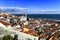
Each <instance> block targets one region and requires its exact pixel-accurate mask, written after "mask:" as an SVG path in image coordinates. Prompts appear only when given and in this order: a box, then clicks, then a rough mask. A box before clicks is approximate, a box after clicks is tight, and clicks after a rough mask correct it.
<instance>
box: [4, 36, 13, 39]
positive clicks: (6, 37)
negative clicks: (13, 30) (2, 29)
mask: <svg viewBox="0 0 60 40" xmlns="http://www.w3.org/2000/svg"><path fill="white" fill-rule="evenodd" d="M3 40H13V37H11V36H10V35H6V36H4V37H3Z"/></svg>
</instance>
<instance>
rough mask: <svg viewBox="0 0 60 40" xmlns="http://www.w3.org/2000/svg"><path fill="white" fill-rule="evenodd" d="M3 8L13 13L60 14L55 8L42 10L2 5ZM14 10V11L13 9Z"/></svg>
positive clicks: (0, 7)
mask: <svg viewBox="0 0 60 40" xmlns="http://www.w3.org/2000/svg"><path fill="white" fill-rule="evenodd" d="M0 9H1V10H4V11H7V12H11V13H21V14H22V13H26V14H44V13H45V14H56V13H58V14H60V11H56V10H53V9H42V10H33V9H28V8H22V7H4V6H0ZM12 10H13V11H12Z"/></svg>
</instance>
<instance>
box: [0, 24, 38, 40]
mask: <svg viewBox="0 0 60 40" xmlns="http://www.w3.org/2000/svg"><path fill="white" fill-rule="evenodd" d="M0 28H3V29H4V30H7V31H9V32H13V33H16V34H17V35H18V40H38V37H35V36H32V35H29V34H25V33H22V32H19V31H17V30H13V29H10V28H7V27H6V26H5V25H3V24H2V23H0Z"/></svg>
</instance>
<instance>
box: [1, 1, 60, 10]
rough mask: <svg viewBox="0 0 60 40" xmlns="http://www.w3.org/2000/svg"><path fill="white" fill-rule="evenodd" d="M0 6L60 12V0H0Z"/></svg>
mask: <svg viewBox="0 0 60 40" xmlns="http://www.w3.org/2000/svg"><path fill="white" fill-rule="evenodd" d="M0 6H5V7H22V8H28V9H31V10H56V11H57V10H58V11H60V0H0Z"/></svg>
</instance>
